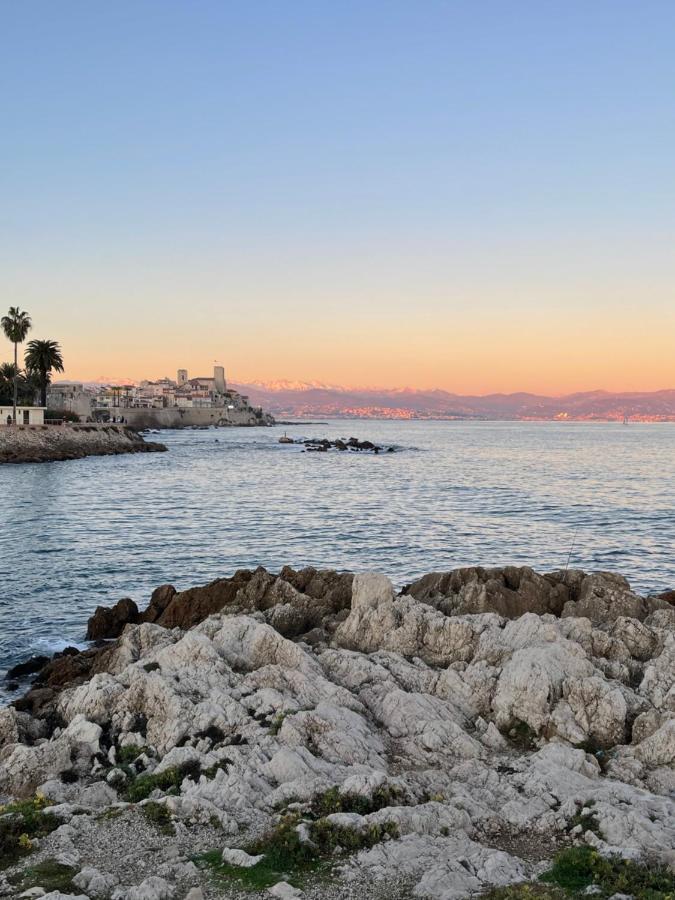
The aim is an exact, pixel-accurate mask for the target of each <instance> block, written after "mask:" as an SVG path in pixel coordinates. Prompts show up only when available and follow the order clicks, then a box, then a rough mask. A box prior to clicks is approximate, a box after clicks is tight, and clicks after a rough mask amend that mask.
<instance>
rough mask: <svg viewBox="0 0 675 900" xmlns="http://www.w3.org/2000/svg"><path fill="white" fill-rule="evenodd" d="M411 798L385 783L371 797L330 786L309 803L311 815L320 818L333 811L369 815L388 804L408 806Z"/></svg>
mask: <svg viewBox="0 0 675 900" xmlns="http://www.w3.org/2000/svg"><path fill="white" fill-rule="evenodd" d="M409 803H410V799H409V798H408V797H407V796H406V793H405V791H404V790H403V789H402V788H399V787H397V786H396V785H388V784H384V785H381V786H380V787H378V788H376V789H375V790H374V791H373V793H372V795H371V796H370V797H368V796H366V795H364V794H355V793H352V792H349V791H347V792H345V793H341V792H340V788H339V787H337V786H335V787H332V788H329V789H328V790H327V791H325V792H324V793H323V794H317V795H316V796H315V797H313V798H312V800H311V801H310V805H309V811H310V815H312V816H313V817H314V818H316V819H319V818H322V817H324V816H329V815H331V813H339V812H345V813H359V815H361V816H367V815H368V813H372V812H377V811H378V810H380V809H385V807H387V806H406V805H408V804H409Z"/></svg>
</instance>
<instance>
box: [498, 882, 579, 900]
mask: <svg viewBox="0 0 675 900" xmlns="http://www.w3.org/2000/svg"><path fill="white" fill-rule="evenodd" d="M567 897H568V895H567V894H565V893H564V891H561V890H560V889H559V888H556V887H552V886H547V885H543V884H511V885H509V886H508V887H501V888H493V889H492V890H491V891H488V892H487V894H481V900H566V898H567Z"/></svg>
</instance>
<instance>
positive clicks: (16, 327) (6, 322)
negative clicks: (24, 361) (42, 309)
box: [0, 306, 33, 425]
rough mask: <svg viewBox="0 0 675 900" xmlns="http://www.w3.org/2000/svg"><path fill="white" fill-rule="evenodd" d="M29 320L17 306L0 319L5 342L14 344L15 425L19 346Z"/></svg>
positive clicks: (25, 333) (28, 326)
mask: <svg viewBox="0 0 675 900" xmlns="http://www.w3.org/2000/svg"><path fill="white" fill-rule="evenodd" d="M32 324H33V323H32V322H31V318H30V316H29V315H28V313H27V312H23V311H22V310H20V309H19V307H18V306H10V308H9V310H8V312H7V315H6V316H3V317H2V319H0V327H2V330H3V331H4V332H5V334H6V336H7V340H9V341H11V342H12V343H13V344H14V397H13V399H14V415H13V416H12V422H13V423H14V424H15V425H16V401H17V393H18V389H19V344H23V342H24V341H25V339H26V335H27V334H28V332H29V331H30V328H31V325H32Z"/></svg>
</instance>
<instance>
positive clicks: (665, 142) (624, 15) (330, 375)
mask: <svg viewBox="0 0 675 900" xmlns="http://www.w3.org/2000/svg"><path fill="white" fill-rule="evenodd" d="M0 44H1V45H0V122H1V123H2V138H1V142H0V162H1V171H0V262H1V269H2V273H1V274H0V294H1V296H0V305H2V306H3V307H4V306H7V305H9V304H10V303H18V304H19V305H21V306H22V307H26V308H28V309H29V310H30V312H31V313H32V314H33V317H34V319H35V322H36V335H35V336H37V331H38V330H39V331H40V333H43V332H44V336H50V337H54V338H57V339H60V340H61V341H62V343H63V344H64V350H65V352H66V357H67V360H69V362H70V365H69V368H68V374H71V375H73V376H79V377H87V376H89V377H94V376H96V375H99V374H102V372H110V374H115V375H118V376H119V375H125V374H128V375H131V376H136V377H139V376H140V375H142V374H147V375H160V374H163V372H164V371H166V372H171V371H173V369H175V368H176V366H177V365H178V364H179V363H185V364H187V365H189V367H190V368H191V369H194V367H196V366H199V365H200V360H202V359H203V360H204V361H205V362H204V366H205V367H208V365H209V364H210V362H211V361H212V360H213V359H214V358H224V360H225V362H226V366H227V368H228V372H229V374H233V375H235V376H239V377H245V378H253V377H255V376H260V377H274V376H276V377H292V378H308V379H309V378H319V379H323V380H329V381H342V382H347V383H361V384H363V383H371V384H373V383H380V384H384V383H386V384H406V383H411V384H417V385H419V386H431V385H438V386H442V387H446V388H450V389H453V388H457V389H464V390H470V389H473V390H486V391H487V390H492V389H517V388H519V387H522V388H526V389H527V388H529V389H547V390H551V391H555V390H564V389H572V388H581V387H584V386H586V387H588V388H592V387H608V388H619V387H645V388H649V387H652V388H656V387H671V386H675V374H674V373H673V365H672V363H670V359H672V344H673V340H674V339H675V313H674V311H673V310H674V309H675V302H674V299H673V275H675V264H674V263H673V256H674V254H673V238H674V237H675V227H674V226H675V204H674V200H675V197H674V192H675V191H674V188H675V180H674V174H675V140H674V138H675V52H674V48H675V4H674V3H672V2H649V0H647V2H641V3H636V2H630V3H629V2H623V0H613V2H608V0H600V2H583V3H581V2H565V3H563V2H556V3H553V2H546V0H544V2H536V3H534V2H517V0H514V2H510V3H507V2H468V0H467V2H431V0H426V2H425V0H416V2H413V0H411V2H406V3H402V2H367V0H365V2H358V3H357V2H343V0H341V2H296V0H293V2H289V0H285V2H251V0H247V2H243V0H242V2H224V0H222V2H207V0H202V2H187V0H186V2H167V0H162V2H143V0H134V2H125V0H115V2H108V3H103V2H91V0H89V2H70V0H50V2H46V0H45V2H32V0H21V2H9V0H4V2H0ZM102 330H103V332H104V333H105V334H106V336H107V339H106V340H105V341H104V342H103V343H101V340H100V335H101V333H102ZM551 337H553V338H556V340H555V341H554V343H556V345H557V346H556V347H555V348H554V349H553V350H551V348H550V347H549V348H548V349H547V350H545V348H544V347H543V346H541V345H542V344H543V342H546V341H547V340H548V341H549V342H550V339H551ZM504 342H509V343H510V344H511V352H507V351H506V349H505V348H504V346H503V345H504ZM95 344H96V346H95V350H94V349H93V348H94V345H95ZM645 348H646V349H645ZM669 348H670V349H669ZM647 350H648V352H647ZM627 354H630V355H631V357H634V358H635V363H634V368H632V367H631V365H632V364H629V365H628V368H627V365H626V358H627ZM1 355H2V349H1V348H0V356H1ZM592 357H594V360H593V359H592ZM395 360H397V362H396V361H395ZM397 366H398V368H397ZM668 382H670V383H668Z"/></svg>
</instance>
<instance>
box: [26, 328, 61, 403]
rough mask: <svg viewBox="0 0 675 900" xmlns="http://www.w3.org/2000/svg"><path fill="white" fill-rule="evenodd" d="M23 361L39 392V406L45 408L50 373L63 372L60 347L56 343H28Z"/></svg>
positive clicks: (50, 378) (50, 377)
mask: <svg viewBox="0 0 675 900" xmlns="http://www.w3.org/2000/svg"><path fill="white" fill-rule="evenodd" d="M24 359H25V363H26V371H27V372H28V374H29V375H34V376H35V380H36V382H37V385H38V389H39V391H40V406H46V405H47V387H48V386H49V384H50V382H51V380H52V375H51V373H52V372H63V356H61V347H60V346H59V345H58V343H57V342H56V341H29V343H28V349H27V350H26V356H25V357H24Z"/></svg>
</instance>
